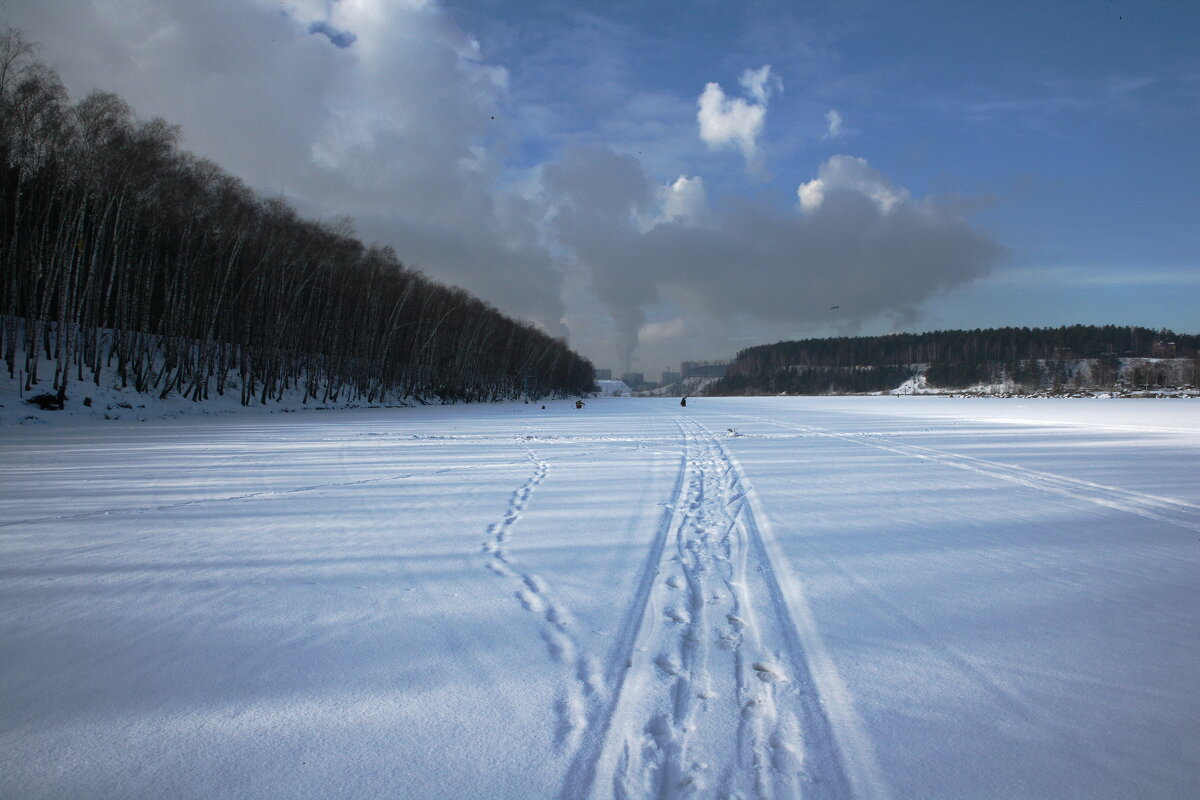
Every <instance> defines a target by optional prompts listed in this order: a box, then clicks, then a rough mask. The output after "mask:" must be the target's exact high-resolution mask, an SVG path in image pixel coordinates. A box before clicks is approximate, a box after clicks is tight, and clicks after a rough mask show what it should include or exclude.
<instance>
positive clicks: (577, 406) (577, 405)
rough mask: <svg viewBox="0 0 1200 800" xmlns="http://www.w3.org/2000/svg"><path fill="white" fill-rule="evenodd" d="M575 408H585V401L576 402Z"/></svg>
mask: <svg viewBox="0 0 1200 800" xmlns="http://www.w3.org/2000/svg"><path fill="white" fill-rule="evenodd" d="M575 407H576V408H583V401H582V400H576V401H575Z"/></svg>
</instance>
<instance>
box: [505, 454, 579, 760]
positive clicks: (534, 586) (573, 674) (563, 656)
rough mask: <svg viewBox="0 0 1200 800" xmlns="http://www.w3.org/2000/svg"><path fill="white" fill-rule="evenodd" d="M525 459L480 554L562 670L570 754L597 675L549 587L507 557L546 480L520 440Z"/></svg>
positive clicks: (562, 721)
mask: <svg viewBox="0 0 1200 800" xmlns="http://www.w3.org/2000/svg"><path fill="white" fill-rule="evenodd" d="M517 444H518V446H519V447H520V448H521V449H522V450H523V451H524V453H525V457H526V458H527V459H528V460H529V461H530V462H531V463H532V464H533V466H534V471H533V474H532V475H531V476H530V477H529V479H528V480H526V481H525V483H523V484H521V486H520V488H518V489H517V490H516V491H514V492H513V493H512V496H511V497H510V498H509V502H508V509H507V510H506V511H505V513H504V516H503V517H502V518H501V519H500V520H498V521H496V522H493V523H492V524H491V525H489V526H488V530H487V535H488V538H487V540H485V541H484V543H483V546H482V549H483V552H485V553H487V554H488V556H489V558H488V561H487V568H488V569H489V570H491V571H492V572H494V573H495V574H496V575H498V576H500V577H501V578H504V579H505V580H507V581H508V582H509V583H511V584H512V586H513V595H514V596H515V597H516V598H517V600H518V602H520V604H521V607H522V608H524V609H525V610H526V611H528V612H530V613H531V614H536V615H537V616H538V617H540V618H541V620H542V639H543V640H544V641H545V642H546V646H547V648H548V649H549V651H550V655H551V657H552V658H553V659H554V660H555V661H556V662H558V663H559V664H562V665H563V668H564V670H565V671H566V680H565V681H564V682H563V686H564V687H565V689H564V693H563V695H562V696H561V697H559V699H558V700H557V709H556V710H557V712H558V730H557V736H556V737H555V739H556V741H557V742H558V744H559V746H560V747H562V748H564V749H566V750H568V751H571V750H574V749H575V748H576V747H577V746H578V743H579V739H580V737H581V736H582V735H583V732H584V730H585V728H586V727H587V715H586V705H587V703H588V699H589V698H591V697H594V696H597V695H598V694H599V692H600V691H601V689H602V681H601V676H600V672H599V670H598V668H597V666H596V664H595V662H594V661H593V660H592V659H591V658H589V657H587V656H586V655H585V654H584V651H583V648H581V647H580V644H579V642H578V640H577V639H576V636H575V634H574V629H573V622H572V619H571V615H570V612H569V611H568V610H567V608H566V606H564V605H563V604H562V603H560V602H559V601H558V600H557V599H556V598H555V596H554V592H553V591H552V590H551V588H550V586H549V584H548V583H547V582H546V581H545V580H543V579H542V578H541V577H540V576H538V575H537V574H536V573H534V572H530V571H527V570H525V569H523V568H522V566H521V565H520V564H519V562H517V560H516V559H514V558H513V556H512V555H511V554H510V553H509V543H510V541H511V540H512V538H513V531H514V529H515V527H516V525H517V523H518V522H519V521H520V520H521V517H522V516H523V515H524V514H525V509H526V507H527V506H528V504H529V498H530V496H531V495H532V494H533V493H534V491H535V490H536V489H537V488H538V486H540V485H541V483H542V481H544V480H545V479H546V475H547V474H549V472H550V465H549V463H547V462H546V461H545V460H543V459H541V458H540V457H539V456H538V454H537V453H536V452H535V451H534V450H533V449H532V448H530V447H529V445H528V443H527V442H526V441H525V439H522V438H519V439H518V440H517Z"/></svg>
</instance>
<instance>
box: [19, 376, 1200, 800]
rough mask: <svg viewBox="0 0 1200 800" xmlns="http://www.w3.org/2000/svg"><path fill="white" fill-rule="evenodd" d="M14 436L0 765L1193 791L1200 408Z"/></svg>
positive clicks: (806, 407) (928, 403) (1198, 711)
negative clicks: (1197, 468)
mask: <svg viewBox="0 0 1200 800" xmlns="http://www.w3.org/2000/svg"><path fill="white" fill-rule="evenodd" d="M547 405H548V408H547V409H546V410H545V411H542V410H541V409H540V408H539V406H538V405H537V404H534V405H524V404H509V405H501V406H466V407H464V406H458V407H436V408H414V409H391V410H387V409H381V410H348V411H339V412H327V413H323V414H315V413H303V414H288V415H258V416H253V415H237V416H229V417H221V418H196V419H188V418H181V419H173V420H169V421H158V422H147V423H142V424H138V423H129V424H127V423H126V422H124V421H121V422H107V423H97V422H90V421H80V420H76V421H69V422H64V423H61V424H50V425H40V426H15V427H14V426H10V427H7V428H2V429H0V452H2V453H3V455H4V458H3V460H2V461H0V637H2V641H3V642H4V643H5V644H4V649H3V652H2V654H0V719H2V720H3V721H4V724H3V726H2V728H0V796H4V797H64V796H88V797H123V798H130V797H147V798H148V797H163V796H173V797H214V796H222V797H329V796H345V797H378V796H399V797H447V798H460V797H462V798H465V797H483V796H487V797H513V798H517V797H554V796H558V797H563V798H569V797H629V798H634V797H660V798H683V797H718V796H738V797H747V798H749V797H761V798H767V797H776V798H782V797H796V796H800V797H806V798H849V797H863V798H874V797H887V796H892V797H897V798H899V797H945V798H951V797H959V798H961V797H1030V798H1033V797H1049V796H1053V797H1080V798H1084V797H1087V798H1095V797H1114V798H1116V797H1130V796H1152V797H1189V796H1194V795H1195V794H1197V791H1198V789H1200V756H1198V755H1197V753H1196V751H1195V748H1194V747H1193V746H1192V745H1193V744H1194V739H1195V731H1196V726H1197V724H1198V723H1200V701H1198V700H1197V698H1196V696H1195V695H1196V693H1195V691H1194V688H1195V686H1196V685H1198V683H1200V666H1198V665H1200V623H1198V622H1197V620H1196V617H1195V613H1194V609H1195V608H1196V607H1197V606H1198V602H1197V601H1200V580H1198V579H1197V574H1198V572H1197V567H1200V485H1198V482H1197V481H1196V479H1195V478H1196V475H1197V472H1196V468H1195V465H1196V464H1197V463H1200V459H1198V458H1197V456H1200V419H1198V414H1197V411H1193V410H1192V409H1193V408H1197V409H1200V407H1197V406H1196V405H1195V404H1194V403H1192V402H1190V401H1129V400H1120V401H1096V400H1047V401H1040V402H1039V401H1021V402H1016V401H1012V400H1008V401H1004V400H978V399H959V400H952V399H947V398H887V397H879V398H766V399H720V400H718V399H705V398H700V399H696V400H694V401H689V404H688V407H687V408H686V409H682V408H680V407H679V405H678V401H677V400H674V401H672V400H657V399H611V400H593V401H590V402H589V403H588V405H587V407H586V408H585V409H583V410H582V411H576V410H575V409H574V408H573V405H572V404H568V403H567V402H555V403H549V404H547Z"/></svg>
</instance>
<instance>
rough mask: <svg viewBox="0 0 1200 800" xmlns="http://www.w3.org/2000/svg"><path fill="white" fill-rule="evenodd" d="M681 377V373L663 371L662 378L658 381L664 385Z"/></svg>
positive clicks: (676, 381) (675, 381) (677, 380)
mask: <svg viewBox="0 0 1200 800" xmlns="http://www.w3.org/2000/svg"><path fill="white" fill-rule="evenodd" d="M681 377H683V376H682V374H681V373H678V372H670V371H664V372H663V374H662V380H661V381H659V383H661V384H662V385H663V386H666V385H667V384H668V383H678V382H679V379H680V378H681Z"/></svg>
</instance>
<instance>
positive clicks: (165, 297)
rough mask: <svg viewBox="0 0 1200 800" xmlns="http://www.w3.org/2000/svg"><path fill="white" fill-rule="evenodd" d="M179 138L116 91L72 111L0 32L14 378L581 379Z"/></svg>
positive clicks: (152, 384)
mask: <svg viewBox="0 0 1200 800" xmlns="http://www.w3.org/2000/svg"><path fill="white" fill-rule="evenodd" d="M178 138H179V131H178V129H177V128H175V127H173V126H171V125H169V124H167V123H166V122H164V121H163V120H161V119H152V120H149V121H139V120H137V119H136V118H135V117H134V115H133V113H132V111H131V110H130V108H129V106H128V105H127V104H126V103H125V102H124V101H123V100H122V99H121V98H120V97H118V96H116V95H114V94H109V93H105V92H96V93H93V94H90V95H88V96H87V97H85V98H84V99H82V100H80V101H78V102H76V103H71V102H70V100H69V98H68V96H67V92H66V90H65V89H64V88H63V85H62V82H61V81H60V79H59V77H58V75H57V74H55V72H54V71H53V70H51V69H49V68H48V67H46V65H44V64H43V63H40V62H39V61H38V60H37V59H36V58H34V57H33V46H32V45H31V44H30V43H28V42H27V41H25V40H24V39H23V38H22V36H21V34H20V33H19V32H16V31H13V30H9V31H7V32H4V33H0V292H2V296H0V315H3V319H2V322H0V357H2V358H3V360H4V366H5V368H6V369H7V371H8V374H9V376H10V378H16V377H18V376H21V377H23V380H24V384H25V389H26V390H33V389H34V387H35V386H37V385H39V384H40V385H43V386H45V385H47V384H48V385H50V386H52V387H53V391H54V392H55V393H56V394H57V396H58V398H59V400H60V402H61V399H62V398H64V397H65V396H66V393H67V389H68V386H69V385H70V384H71V383H72V382H73V381H85V380H92V381H95V382H97V383H99V382H100V380H101V374H102V372H103V373H105V374H109V375H116V376H117V380H118V381H119V382H120V383H121V385H123V386H129V385H132V386H134V387H136V389H137V390H138V391H142V392H153V393H157V394H159V395H161V396H163V397H166V396H167V395H169V394H170V393H171V392H177V393H179V394H182V395H185V396H187V397H190V398H192V399H195V400H202V399H204V398H206V397H208V396H209V393H210V392H213V391H215V392H217V393H218V394H224V393H225V392H226V391H227V390H234V389H233V387H236V389H235V390H236V391H237V392H240V394H241V400H242V402H243V403H247V404H248V403H250V402H252V401H257V402H262V403H265V402H267V401H268V400H270V399H272V398H279V397H281V396H282V394H283V392H285V391H287V390H289V389H292V390H294V389H296V388H302V389H303V391H304V397H305V400H306V402H307V400H308V399H309V398H313V399H316V400H322V401H329V400H337V399H339V398H341V399H345V400H363V401H367V402H375V401H379V400H383V399H385V398H388V397H398V396H400V397H404V396H409V397H412V396H415V397H418V398H420V397H423V396H424V397H437V398H440V399H442V400H449V401H454V400H495V399H500V398H508V397H515V396H517V395H519V394H522V393H525V392H526V391H531V392H532V393H534V394H538V395H545V394H580V393H583V392H586V391H589V390H590V389H591V388H592V386H593V369H592V365H591V363H589V362H588V361H587V360H585V359H583V358H581V357H580V356H579V355H577V354H576V353H574V352H573V351H571V350H570V349H569V348H568V347H567V345H566V343H565V342H564V341H562V340H558V339H555V338H553V337H551V336H549V335H547V334H546V333H544V332H543V331H541V330H539V329H537V328H535V327H533V326H532V325H529V324H526V323H523V322H519V321H516V320H513V319H510V318H508V317H506V316H504V315H502V314H501V313H499V312H498V311H497V310H496V309H494V308H492V307H491V306H489V305H488V304H487V303H485V302H483V301H481V300H479V299H477V298H475V297H472V296H470V295H469V294H467V293H466V292H465V291H463V290H461V289H457V288H450V287H446V286H442V285H439V284H437V283H434V282H433V281H431V280H429V279H428V278H426V277H425V276H423V275H422V274H421V273H419V272H416V271H413V270H410V269H407V268H405V266H404V265H403V264H402V263H401V261H400V260H399V258H398V257H397V255H396V254H395V253H394V252H393V251H392V250H391V249H390V248H388V247H379V246H365V245H364V244H362V243H361V242H359V241H358V240H356V239H355V238H353V237H352V236H351V235H349V233H348V226H346V225H345V224H344V223H342V224H338V223H328V222H314V221H310V220H305V219H301V218H300V217H299V216H298V215H297V214H296V212H295V211H294V210H293V209H292V208H291V207H289V205H288V204H287V203H285V202H283V201H282V200H279V199H263V198H261V197H257V196H256V195H255V194H254V193H253V192H251V191H250V190H249V189H248V188H247V187H246V186H245V185H244V184H243V183H242V182H241V181H240V180H238V179H237V178H235V177H233V176H231V175H229V174H227V173H226V172H224V171H223V170H222V169H221V168H220V167H219V166H218V165H216V164H214V163H212V162H210V161H206V160H204V159H202V158H198V157H196V156H194V155H192V154H190V153H187V152H184V151H181V150H180V149H179V148H178V146H177V141H178ZM40 359H42V360H44V361H43V363H46V362H47V361H48V363H52V364H53V365H54V366H53V374H41V372H46V371H48V370H47V369H45V368H44V367H43V368H39V363H38V362H39V360H40Z"/></svg>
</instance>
